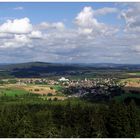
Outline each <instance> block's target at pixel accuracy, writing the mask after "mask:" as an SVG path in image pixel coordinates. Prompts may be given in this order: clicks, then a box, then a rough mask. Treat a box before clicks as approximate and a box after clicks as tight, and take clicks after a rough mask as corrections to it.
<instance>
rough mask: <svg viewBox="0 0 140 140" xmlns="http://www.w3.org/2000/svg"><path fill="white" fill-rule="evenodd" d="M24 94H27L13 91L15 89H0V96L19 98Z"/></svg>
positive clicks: (17, 90)
mask: <svg viewBox="0 0 140 140" xmlns="http://www.w3.org/2000/svg"><path fill="white" fill-rule="evenodd" d="M24 94H28V92H27V91H25V90H21V89H15V88H5V89H3V88H1V89H0V96H19V95H24Z"/></svg>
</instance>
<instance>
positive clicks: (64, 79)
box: [59, 77, 69, 82]
mask: <svg viewBox="0 0 140 140" xmlns="http://www.w3.org/2000/svg"><path fill="white" fill-rule="evenodd" d="M59 81H60V82H68V81H69V79H66V78H65V77H61V78H60V79H59Z"/></svg>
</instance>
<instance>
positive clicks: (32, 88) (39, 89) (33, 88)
mask: <svg viewBox="0 0 140 140" xmlns="http://www.w3.org/2000/svg"><path fill="white" fill-rule="evenodd" d="M12 87H13V88H17V89H23V90H26V91H28V92H31V93H34V94H40V95H47V94H48V93H51V94H52V95H56V94H57V93H56V90H55V89H50V87H48V86H43V85H16V84H5V85H3V86H1V88H12Z"/></svg>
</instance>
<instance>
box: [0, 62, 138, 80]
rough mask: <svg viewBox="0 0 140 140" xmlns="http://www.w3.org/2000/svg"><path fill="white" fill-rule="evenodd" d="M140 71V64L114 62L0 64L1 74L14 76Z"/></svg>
mask: <svg viewBox="0 0 140 140" xmlns="http://www.w3.org/2000/svg"><path fill="white" fill-rule="evenodd" d="M98 70H99V71H102V72H104V71H110V70H117V71H120V70H123V71H131V70H133V71H140V64H113V63H90V64H84V63H77V64H76V63H75V64H74V63H73V64H72V63H71V64H70V63H48V62H27V63H17V64H0V76H2V75H4V76H5V75H6V76H7V77H8V76H13V77H24V78H25V77H46V76H50V75H53V76H55V75H59V76H60V75H77V74H79V75H80V74H81V75H82V74H84V73H87V72H88V73H89V72H91V71H94V72H98Z"/></svg>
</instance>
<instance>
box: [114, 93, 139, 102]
mask: <svg viewBox="0 0 140 140" xmlns="http://www.w3.org/2000/svg"><path fill="white" fill-rule="evenodd" d="M128 97H131V98H137V99H140V94H132V93H125V94H122V95H121V96H116V97H115V99H116V100H117V101H120V102H122V101H124V100H125V99H126V98H128Z"/></svg>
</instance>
